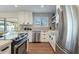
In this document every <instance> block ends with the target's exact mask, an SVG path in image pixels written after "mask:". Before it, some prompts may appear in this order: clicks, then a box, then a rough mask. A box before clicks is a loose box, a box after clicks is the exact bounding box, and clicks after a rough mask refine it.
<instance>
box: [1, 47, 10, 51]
mask: <svg viewBox="0 0 79 59" xmlns="http://www.w3.org/2000/svg"><path fill="white" fill-rule="evenodd" d="M8 48H9V46H8V47H5V48H4V49H2V50H1V51H5V50H6V49H8Z"/></svg>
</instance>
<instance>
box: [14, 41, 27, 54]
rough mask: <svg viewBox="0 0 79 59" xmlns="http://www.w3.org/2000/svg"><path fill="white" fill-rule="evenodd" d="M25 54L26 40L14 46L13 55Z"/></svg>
mask: <svg viewBox="0 0 79 59" xmlns="http://www.w3.org/2000/svg"><path fill="white" fill-rule="evenodd" d="M26 52H27V40H26V41H24V42H22V43H20V44H19V45H15V48H14V54H25V53H26Z"/></svg>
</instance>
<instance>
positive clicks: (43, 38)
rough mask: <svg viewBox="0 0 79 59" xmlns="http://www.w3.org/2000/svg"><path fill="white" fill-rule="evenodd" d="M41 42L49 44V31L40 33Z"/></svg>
mask: <svg viewBox="0 0 79 59" xmlns="http://www.w3.org/2000/svg"><path fill="white" fill-rule="evenodd" d="M40 35H41V36H40V37H41V38H40V41H41V42H48V39H49V38H48V31H41V33H40Z"/></svg>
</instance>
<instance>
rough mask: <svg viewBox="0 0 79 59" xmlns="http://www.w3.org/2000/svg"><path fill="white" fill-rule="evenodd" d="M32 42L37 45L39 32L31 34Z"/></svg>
mask: <svg viewBox="0 0 79 59" xmlns="http://www.w3.org/2000/svg"><path fill="white" fill-rule="evenodd" d="M32 42H33V43H39V42H40V31H33V32H32Z"/></svg>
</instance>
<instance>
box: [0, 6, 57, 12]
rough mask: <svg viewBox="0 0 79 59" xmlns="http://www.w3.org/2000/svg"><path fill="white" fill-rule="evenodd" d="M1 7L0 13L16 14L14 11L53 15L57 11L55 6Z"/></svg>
mask: <svg viewBox="0 0 79 59" xmlns="http://www.w3.org/2000/svg"><path fill="white" fill-rule="evenodd" d="M17 6H18V7H15V6H14V5H0V12H14V11H32V12H36V13H38V12H39V13H53V12H55V11H56V6H55V5H44V7H43V8H42V7H41V5H17Z"/></svg>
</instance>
